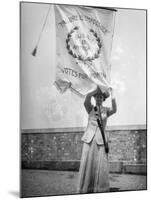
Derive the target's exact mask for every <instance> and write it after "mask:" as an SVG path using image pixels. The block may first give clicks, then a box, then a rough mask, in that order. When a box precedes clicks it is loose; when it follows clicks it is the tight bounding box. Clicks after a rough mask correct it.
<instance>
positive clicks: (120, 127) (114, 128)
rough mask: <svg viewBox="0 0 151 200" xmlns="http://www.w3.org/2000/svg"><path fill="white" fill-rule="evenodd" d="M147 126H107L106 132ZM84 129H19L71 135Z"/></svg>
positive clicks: (145, 127)
mask: <svg viewBox="0 0 151 200" xmlns="http://www.w3.org/2000/svg"><path fill="white" fill-rule="evenodd" d="M146 129H147V126H146V125H145V124H144V125H122V126H115V125H114V126H107V127H106V130H107V131H117V130H119V131H122V130H146ZM84 130H85V127H70V128H42V129H21V133H61V132H65V133H69V132H70V133H71V132H74V133H75V132H83V131H84Z"/></svg>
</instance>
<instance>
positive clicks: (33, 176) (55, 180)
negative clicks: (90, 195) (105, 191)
mask: <svg viewBox="0 0 151 200" xmlns="http://www.w3.org/2000/svg"><path fill="white" fill-rule="evenodd" d="M77 178H78V172H71V171H70V172H68V171H49V170H22V188H23V189H22V197H31V196H48V195H61V194H63V195H65V194H75V193H76V184H77ZM146 187H147V186H146V176H143V175H129V174H110V191H123V190H144V189H146Z"/></svg>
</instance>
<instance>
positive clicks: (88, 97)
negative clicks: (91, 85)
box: [84, 89, 97, 114]
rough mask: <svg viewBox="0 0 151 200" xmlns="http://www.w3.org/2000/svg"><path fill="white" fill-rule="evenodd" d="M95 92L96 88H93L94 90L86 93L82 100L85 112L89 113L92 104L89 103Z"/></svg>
mask: <svg viewBox="0 0 151 200" xmlns="http://www.w3.org/2000/svg"><path fill="white" fill-rule="evenodd" d="M96 93H97V89H95V90H94V91H92V92H90V93H88V94H87V96H86V98H85V101H84V106H85V109H86V111H87V113H88V114H89V113H90V112H91V110H92V108H93V106H92V104H91V97H92V96H93V95H94V94H96Z"/></svg>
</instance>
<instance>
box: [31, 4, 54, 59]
mask: <svg viewBox="0 0 151 200" xmlns="http://www.w3.org/2000/svg"><path fill="white" fill-rule="evenodd" d="M50 8H51V5H50V6H49V8H48V11H47V14H46V17H45V20H44V23H43V25H42V29H41V31H40V34H39V37H38V40H37V43H36V46H35V48H34V50H33V51H32V55H33V56H36V53H37V49H38V45H39V42H40V39H41V36H42V33H43V31H44V28H45V26H46V22H47V19H48V15H49V12H50Z"/></svg>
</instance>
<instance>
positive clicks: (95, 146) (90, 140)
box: [77, 108, 109, 193]
mask: <svg viewBox="0 0 151 200" xmlns="http://www.w3.org/2000/svg"><path fill="white" fill-rule="evenodd" d="M101 115H102V121H103V127H104V128H105V126H106V122H107V108H103V109H102V110H101ZM104 132H105V131H104ZM105 138H106V141H107V142H108V134H107V133H106V132H105ZM81 140H82V141H83V149H82V155H81V162H80V169H79V179H78V188H77V193H93V192H107V191H109V164H108V154H107V153H106V152H105V149H104V143H103V139H102V134H101V132H100V129H99V127H98V124H97V121H96V114H95V111H94V108H93V109H92V111H91V112H90V114H89V119H88V125H87V128H86V131H85V133H84V135H83V137H82V139H81Z"/></svg>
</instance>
